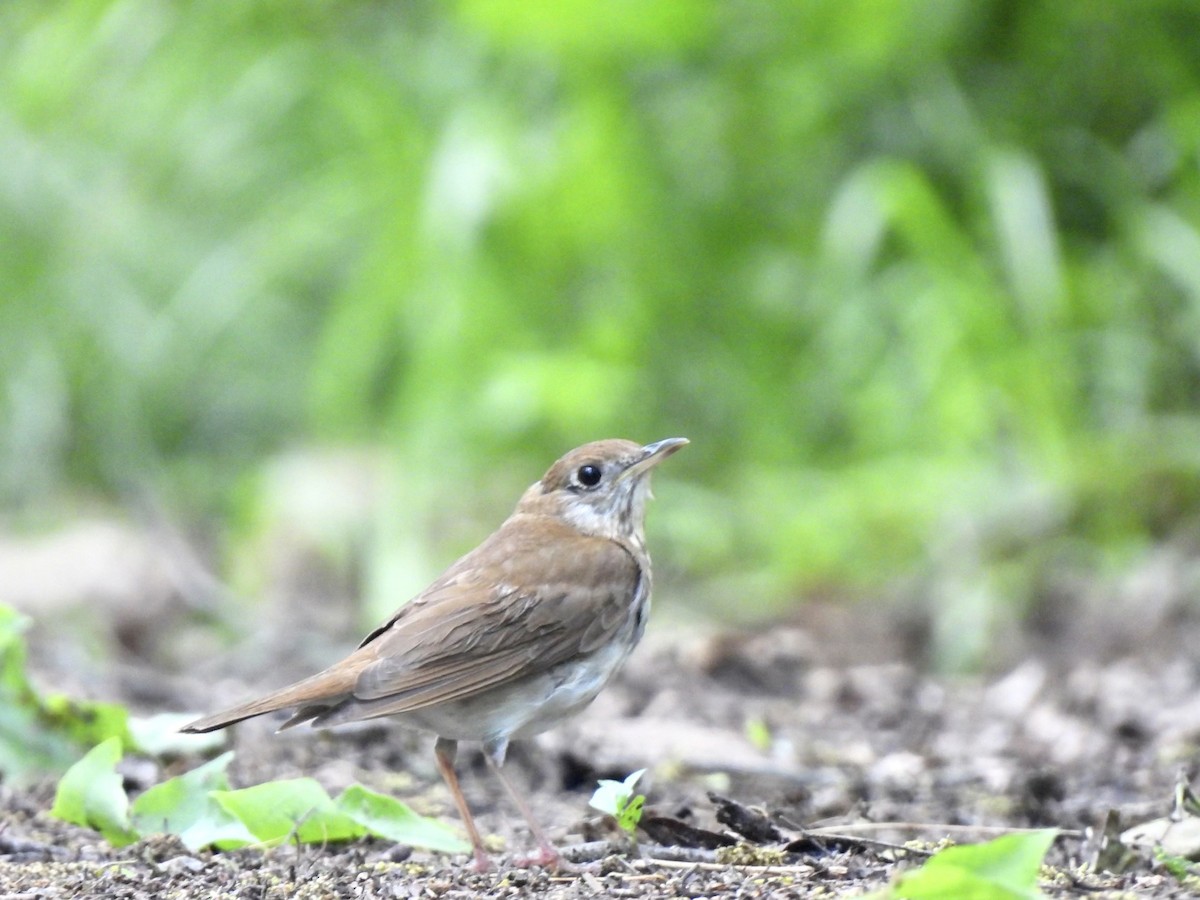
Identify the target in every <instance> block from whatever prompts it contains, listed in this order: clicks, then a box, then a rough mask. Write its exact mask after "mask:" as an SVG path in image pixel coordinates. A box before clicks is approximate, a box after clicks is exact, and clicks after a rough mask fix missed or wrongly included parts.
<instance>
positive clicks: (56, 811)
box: [50, 738, 138, 847]
mask: <svg viewBox="0 0 1200 900" xmlns="http://www.w3.org/2000/svg"><path fill="white" fill-rule="evenodd" d="M120 760H121V741H120V739H119V738H109V739H108V740H106V741H105V742H104V743H102V744H97V745H96V746H95V747H93V748H92V749H91V750H89V751H88V752H87V754H86V755H85V756H84V757H83V759H81V760H79V762H77V763H75V765H73V766H71V768H70V769H68V770H67V772H66V774H65V775H63V777H62V780H61V781H59V783H58V791H57V792H56V793H55V795H54V806H53V807H51V809H50V814H51V815H52V816H55V817H57V818H59V819H62V820H63V821H64V822H72V823H74V824H75V825H85V826H87V827H89V828H95V829H96V830H97V831H99V832H100V833H101V834H102V835H104V837H105V839H106V840H107V841H108V842H109V843H110V844H112V845H113V846H114V847H124V846H125V845H126V844H132V843H133V842H134V841H136V840H137V838H138V835H137V832H135V831H134V830H133V829H132V828H131V827H130V824H129V798H128V797H127V796H126V795H125V786H124V783H123V782H122V779H121V776H120V775H118V774H117V771H116V766H117V763H118V762H120Z"/></svg>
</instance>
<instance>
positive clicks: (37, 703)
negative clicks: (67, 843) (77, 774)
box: [0, 604, 131, 779]
mask: <svg viewBox="0 0 1200 900" xmlns="http://www.w3.org/2000/svg"><path fill="white" fill-rule="evenodd" d="M26 624H27V623H26V620H25V619H24V617H22V616H21V615H19V614H18V613H17V612H16V611H15V610H13V609H11V608H9V607H7V606H4V605H2V604H0V775H3V776H4V777H6V778H13V779H24V778H29V777H32V776H33V775H36V774H38V773H44V772H61V771H62V770H64V769H66V768H67V766H69V765H70V764H71V763H72V761H73V760H75V759H77V758H78V757H79V753H80V752H81V750H82V749H83V748H84V747H90V746H94V745H96V744H98V743H100V742H106V741H107V739H109V738H112V739H114V740H115V741H116V743H117V746H118V754H119V747H120V745H121V744H122V743H124V744H129V743H130V742H131V741H130V736H129V730H128V727H127V725H128V722H127V719H128V716H127V713H126V711H125V709H124V707H122V706H118V705H116V704H112V703H84V702H80V701H76V700H72V699H70V698H68V697H66V696H64V695H61V694H49V695H41V694H39V693H38V692H37V691H35V690H34V688H33V685H31V684H30V683H29V678H28V676H27V674H26V671H25V641H24V638H23V637H22V633H23V631H24V630H25V627H26Z"/></svg>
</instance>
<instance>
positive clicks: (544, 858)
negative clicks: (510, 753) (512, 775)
mask: <svg viewBox="0 0 1200 900" xmlns="http://www.w3.org/2000/svg"><path fill="white" fill-rule="evenodd" d="M484 756H485V757H486V759H487V761H488V765H490V766H491V767H492V771H493V772H495V773H496V777H497V778H499V779H500V783H501V784H502V785H504V789H505V790H506V791H508V796H510V797H512V801H513V803H514V804H516V807H517V809H519V810H520V811H521V815H522V816H524V817H525V821H526V822H528V823H529V830H530V831H532V832H533V838H534V840H536V841H537V844H538V852H537V853H536V854H535V855H533V856H528V857H525V858H524V859H522V860H521V861H520V864H522V865H528V866H543V867H544V868H547V869H550V870H551V871H554V872H569V871H571V866H570V864H569V863H567V862H566V861H565V860H564V859H563V858H562V857H561V856H559V855H558V851H557V850H555V849H554V845H553V844H551V843H550V839H549V838H548V837H546V832H544V831H542V828H541V826H540V825H538V823H537V821H536V820H535V819H534V818H533V811H532V810H530V808H529V804H528V803H526V802H525V798H524V797H522V796H521V794H520V792H519V791H517V789H516V787H514V786H513V783H512V782H511V781H509V780H508V776H507V775H505V774H504V770H503V769H501V768H500V765H501V764H500V763H499V762H497V761H496V760H495V759H494V758H493V757H492V754H491V753H485V754H484Z"/></svg>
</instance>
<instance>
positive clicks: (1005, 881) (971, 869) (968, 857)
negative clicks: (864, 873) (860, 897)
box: [891, 829, 1058, 900]
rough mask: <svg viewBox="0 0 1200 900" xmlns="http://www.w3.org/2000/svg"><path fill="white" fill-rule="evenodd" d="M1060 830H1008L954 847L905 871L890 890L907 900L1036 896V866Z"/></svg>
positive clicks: (1003, 899)
mask: <svg viewBox="0 0 1200 900" xmlns="http://www.w3.org/2000/svg"><path fill="white" fill-rule="evenodd" d="M1057 834H1058V832H1057V831H1055V830H1054V829H1044V830H1041V831H1031V832H1026V833H1023V834H1007V835H1005V836H1004V837H999V838H996V839H995V840H994V841H988V842H987V843H986V844H972V845H970V846H965V847H950V848H949V849H946V850H943V851H942V852H941V853H938V854H937V855H936V856H934V857H932V858H931V859H930V860H929V861H928V862H927V863H925V865H923V866H921V868H919V869H917V870H916V871H915V872H910V873H908V874H905V875H902V876H901V877H900V878H899V879H898V880H897V882H896V884H895V886H894V887H893V888H892V891H891V896H893V897H897V898H904V900H942V898H946V900H949V898H955V900H1034V898H1038V897H1041V896H1042V894H1041V892H1040V891H1039V890H1038V887H1037V880H1038V872H1039V871H1040V869H1041V865H1042V860H1043V858H1044V857H1045V856H1046V851H1047V850H1049V849H1050V845H1051V844H1052V843H1053V842H1054V838H1055V835H1057Z"/></svg>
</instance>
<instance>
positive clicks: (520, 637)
mask: <svg viewBox="0 0 1200 900" xmlns="http://www.w3.org/2000/svg"><path fill="white" fill-rule="evenodd" d="M685 444H687V439H685V438H668V439H667V440H664V441H658V442H657V443H654V444H648V445H646V446H644V447H643V446H640V445H638V444H635V443H634V442H632V441H622V440H608V441H596V442H595V443H591V444H585V445H584V446H582V447H579V448H578V449H576V450H572V451H571V452H570V453H568V454H567V455H566V456H564V457H563V458H562V459H560V460H558V462H556V463H555V464H554V465H552V466H551V467H550V469H549V470H548V471H547V472H546V474H545V475H543V476H542V478H541V480H540V481H538V482H537V483H535V484H534V485H533V486H531V487H530V488H529V489H528V490H527V491H525V494H524V495H523V496H522V497H521V500H520V502H519V503H518V504H517V508H516V511H515V512H513V514H512V515H511V516H509V517H508V519H506V520H505V522H504V524H503V525H501V526H500V528H499V530H497V531H496V532H495V533H493V534H492V535H491V536H490V537H488V538H487V539H486V540H485V541H484V542H483V543H482V544H480V545H479V546H478V547H476V548H475V549H474V550H472V551H471V552H470V553H468V554H467V555H466V556H464V557H462V559H460V560H458V562H456V563H454V565H452V566H451V567H450V568H449V569H447V570H446V572H445V573H444V574H443V575H442V576H441V577H440V578H439V579H438V580H437V581H435V582H434V583H433V584H431V585H430V586H429V587H427V588H426V589H425V590H424V591H422V592H421V593H420V594H418V595H417V596H416V597H414V598H413V599H412V600H410V601H409V602H408V603H406V604H405V605H404V606H402V607H400V609H399V610H398V611H397V612H396V614H395V615H393V616H392V617H391V618H390V619H388V620H387V621H386V622H384V623H383V624H382V625H380V626H379V627H378V628H376V629H375V630H374V631H372V632H371V633H370V634H369V635H367V637H366V638H365V639H364V640H363V642H362V643H361V644H360V645H359V647H358V649H357V650H355V651H354V652H353V653H351V654H350V655H349V656H347V657H346V658H345V659H343V660H342V661H341V662H338V663H334V664H333V665H332V666H330V667H329V668H328V669H326V670H325V671H323V672H320V673H318V674H316V675H313V676H312V677H311V678H306V679H304V680H303V681H299V682H297V683H295V684H293V685H291V686H289V687H285V688H283V689H281V690H278V691H276V692H274V693H272V694H268V695H267V696H265V697H262V698H260V699H258V700H251V701H250V702H248V703H243V704H242V705H241V706H235V707H233V708H232V709H228V710H225V711H224V712H219V713H216V714H214V715H211V716H207V717H205V718H203V719H199V720H197V721H195V722H192V723H191V724H190V725H188V726H187V727H185V728H184V729H183V730H184V731H189V732H202V731H213V730H215V729H218V728H224V727H225V726H226V725H232V724H233V723H234V722H240V721H241V720H242V719H248V718H251V717H253V716H259V715H262V714H263V713H269V712H274V711H275V710H280V709H285V708H290V707H295V712H294V714H293V715H292V717H291V718H290V719H288V720H287V721H286V722H284V724H283V725H282V726H281V729H280V730H282V729H283V728H291V727H292V726H294V725H300V724H302V723H304V722H310V723H311V724H312V725H313V726H317V727H320V726H327V725H338V724H341V723H343V722H352V721H356V720H358V719H373V718H376V717H378V716H395V717H397V718H399V719H400V720H401V721H402V722H403V723H405V724H407V725H411V726H413V727H416V728H420V729H424V730H426V731H431V732H433V733H434V734H436V735H437V736H438V740H437V744H436V745H435V748H434V752H435V755H436V758H437V765H438V770H439V771H440V772H441V773H442V777H443V778H445V780H446V784H447V786H448V787H449V788H450V793H451V794H452V795H453V797H454V803H455V805H456V806H457V807H458V812H459V814H460V815H461V816H462V819H463V823H464V824H465V825H466V828H467V833H468V834H469V835H470V838H471V844H472V845H473V846H474V848H475V867H476V868H477V869H478V870H480V871H482V870H485V869H488V868H490V866H491V864H490V862H489V860H488V857H487V854H486V852H485V851H484V848H483V841H482V840H481V839H480V837H479V830H478V829H477V828H476V827H475V822H474V820H473V819H472V818H471V812H470V809H469V808H468V807H467V802H466V799H465V798H464V797H463V794H462V790H461V789H460V788H459V785H458V777H457V776H456V775H455V773H454V757H455V752H456V750H457V747H458V742H459V741H460V740H466V741H481V742H482V743H483V748H484V752H485V755H486V757H487V760H488V762H489V764H490V765H491V768H492V770H493V771H494V772H495V773H496V775H497V777H498V778H499V779H500V781H501V783H503V785H504V787H505V789H506V790H507V791H508V793H509V794H510V795H511V797H512V799H513V802H514V803H515V804H516V805H517V807H518V808H519V809H520V810H521V814H522V815H523V816H524V817H525V819H526V820H527V821H528V822H529V827H530V829H531V831H532V832H533V835H534V838H535V839H536V840H537V842H538V845H539V848H540V852H539V854H538V855H537V856H536V857H534V858H533V859H532V860H531V861H532V862H535V863H538V864H542V865H548V866H553V867H557V866H558V865H559V857H558V853H557V852H556V851H555V849H554V847H553V846H552V845H551V843H550V841H549V840H548V839H547V838H546V835H545V833H544V832H543V831H542V829H541V828H540V827H538V825H537V823H536V822H535V821H534V820H533V816H532V814H531V813H530V810H529V806H528V804H527V803H526V802H525V800H524V798H523V797H522V796H521V795H520V793H519V792H518V791H517V790H516V788H515V787H514V786H513V784H512V782H510V781H509V779H508V777H507V776H506V775H505V774H504V772H503V770H502V769H501V768H500V766H501V764H502V763H503V762H504V755H505V751H506V750H507V748H508V742H509V740H510V739H511V738H514V737H526V736H529V735H533V734H537V733H539V732H541V731H545V730H546V729H547V728H550V727H552V726H553V725H554V724H556V723H557V722H558V721H559V720H561V719H563V718H565V717H566V716H569V715H572V714H573V713H576V712H578V711H579V710H580V709H582V708H583V707H584V706H586V705H587V704H588V703H590V702H591V701H592V700H593V699H595V697H596V695H597V694H598V693H599V692H600V689H601V688H603V687H604V685H605V683H606V682H607V681H608V680H609V678H611V677H612V675H613V673H614V672H616V671H617V669H618V668H619V667H620V666H621V663H623V662H624V661H625V658H626V657H627V656H628V655H629V652H630V651H631V650H632V649H633V648H634V645H636V644H637V642H638V640H639V639H640V638H641V636H642V632H643V630H644V629H645V626H646V616H647V614H648V613H649V610H650V557H649V556H648V555H647V553H646V547H645V537H644V531H643V526H644V523H645V516H646V500H647V499H649V497H650V472H651V470H652V469H653V468H654V466H656V465H657V464H658V463H660V462H661V461H662V460H664V459H666V458H667V457H668V456H670V455H671V454H672V453H674V452H675V451H676V450H678V449H679V448H681V447H683V446H684V445H685Z"/></svg>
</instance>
